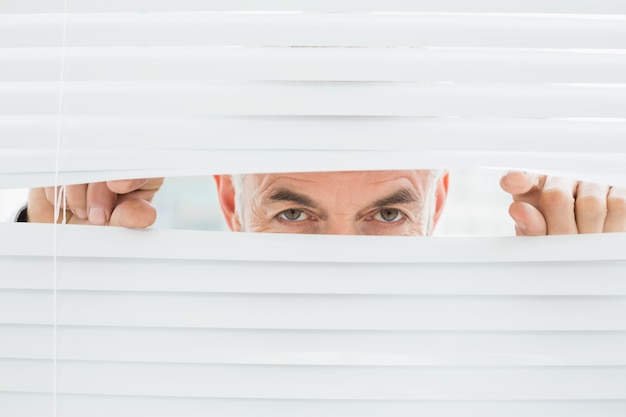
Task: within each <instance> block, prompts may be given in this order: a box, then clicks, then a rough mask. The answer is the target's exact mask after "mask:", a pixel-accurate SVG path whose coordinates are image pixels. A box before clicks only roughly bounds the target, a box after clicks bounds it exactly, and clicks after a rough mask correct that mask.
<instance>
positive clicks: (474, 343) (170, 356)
mask: <svg viewBox="0 0 626 417" xmlns="http://www.w3.org/2000/svg"><path fill="white" fill-rule="evenodd" d="M0 336H1V337H2V339H3V340H5V342H4V343H3V344H2V345H0V357H2V358H11V359H52V358H53V355H52V346H53V340H54V339H53V330H52V327H51V326H19V325H2V326H0ZM57 337H58V343H57V358H58V359H61V360H82V361H103V362H140V363H142V362H151V363H188V364H195V363H197V364H248V365H345V366H398V367H404V366H424V367H454V366H484V367H495V366H511V367H524V366H536V367H564V366H586V367H590V366H596V367H597V366H625V365H626V333H625V332H563V331H560V332H466V331H461V332H398V331H347V332H338V331H306V330H289V331H283V330H248V329H240V330H235V329H224V330H219V329H184V328H161V329H151V328H136V327H133V328H121V327H82V326H60V327H58V328H57Z"/></svg>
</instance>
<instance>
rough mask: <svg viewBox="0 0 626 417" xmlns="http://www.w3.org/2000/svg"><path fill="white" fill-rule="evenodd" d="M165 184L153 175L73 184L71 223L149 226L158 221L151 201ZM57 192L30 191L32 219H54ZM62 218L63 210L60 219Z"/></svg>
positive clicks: (68, 199)
mask: <svg viewBox="0 0 626 417" xmlns="http://www.w3.org/2000/svg"><path fill="white" fill-rule="evenodd" d="M162 184H163V178H151V179H137V180H119V181H108V182H97V183H91V184H78V185H69V186H67V187H65V195H66V212H65V215H66V219H67V223H72V224H93V225H111V226H123V227H133V228H144V227H148V226H150V225H152V224H153V223H154V221H155V220H156V210H155V209H154V207H152V205H151V204H150V202H151V201H152V198H153V197H154V194H155V193H156V192H157V191H158V190H159V188H161V185H162ZM54 194H55V192H54V187H46V188H33V189H31V190H30V192H29V195H28V208H27V214H28V221H29V222H35V223H52V222H53V221H54ZM62 208H63V205H62V203H61V209H62ZM62 219H63V213H61V214H60V216H59V218H57V219H56V221H57V222H61V221H62Z"/></svg>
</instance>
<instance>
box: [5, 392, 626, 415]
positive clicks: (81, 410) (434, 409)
mask: <svg viewBox="0 0 626 417" xmlns="http://www.w3.org/2000/svg"><path fill="white" fill-rule="evenodd" d="M57 400H58V402H59V403H60V404H62V408H61V409H60V410H58V414H57V416H58V417H84V416H85V415H86V414H87V413H88V414H89V416H90V417H110V416H111V415H115V416H117V417H136V416H137V415H149V416H153V417H175V416H180V415H184V416H187V417H205V416H207V415H221V416H229V417H249V416H250V415H251V410H253V414H254V415H255V416H259V417H292V416H294V415H298V416H305V417H313V416H328V417H345V416H347V415H358V416H363V417H386V416H390V415H393V416H398V417H408V416H415V415H428V416H432V417H450V416H458V415H463V416H466V417H501V416H503V415H506V416H508V417H597V416H598V415H602V416H603V417H623V415H624V411H625V410H626V401H619V400H618V401H616V400H607V401H581V400H571V401H558V400H557V401H494V402H489V401H453V402H448V401H373V400H369V401H368V400H363V401H346V400H344V401H336V400H268V399H264V400H255V399H243V400H237V399H200V398H167V397H152V398H149V397H130V396H110V395H106V396H94V395H63V394H61V395H58V396H57ZM3 406H4V408H3ZM5 410H6V411H7V412H10V415H11V416H13V417H32V416H34V415H36V416H40V417H45V416H52V396H51V395H46V394H25V393H1V392H0V411H5Z"/></svg>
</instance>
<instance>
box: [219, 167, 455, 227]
mask: <svg viewBox="0 0 626 417" xmlns="http://www.w3.org/2000/svg"><path fill="white" fill-rule="evenodd" d="M216 184H217V189H218V195H219V197H220V204H221V207H222V211H223V212H224V216H225V218H226V221H227V223H228V225H229V227H230V228H231V230H234V231H247V232H273V233H307V234H345V235H400V236H402V235H405V236H407V235H426V234H427V233H428V230H429V228H430V225H432V224H434V223H436V221H437V219H438V218H439V216H440V214H441V211H442V209H443V205H444V202H445V198H446V194H447V188H448V176H447V174H446V175H445V176H444V177H442V178H441V179H440V180H439V181H438V182H437V184H436V185H435V186H434V187H433V186H432V185H430V182H429V172H428V171H416V170H411V171H378V172H376V171H369V172H341V173H340V172H325V173H290V174H266V175H246V176H245V180H244V183H243V189H242V190H241V192H242V193H243V198H242V199H241V200H243V201H245V202H246V204H245V205H244V207H241V209H240V213H241V215H240V216H239V215H238V214H237V213H236V210H235V207H236V202H235V200H234V189H233V185H232V183H231V181H230V178H229V177H217V178H216ZM429 214H430V215H429Z"/></svg>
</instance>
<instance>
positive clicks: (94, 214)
mask: <svg viewBox="0 0 626 417" xmlns="http://www.w3.org/2000/svg"><path fill="white" fill-rule="evenodd" d="M89 221H90V222H91V223H93V224H98V225H103V224H105V223H106V221H107V216H106V213H105V212H104V210H102V209H101V208H98V207H92V208H90V209H89Z"/></svg>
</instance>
